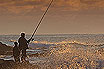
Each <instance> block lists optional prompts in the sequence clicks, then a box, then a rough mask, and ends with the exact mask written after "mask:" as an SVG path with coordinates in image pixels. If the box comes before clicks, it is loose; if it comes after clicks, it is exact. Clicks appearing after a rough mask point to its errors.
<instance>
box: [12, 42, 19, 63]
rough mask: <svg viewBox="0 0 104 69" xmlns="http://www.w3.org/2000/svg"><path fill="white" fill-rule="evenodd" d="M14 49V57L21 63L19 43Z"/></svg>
mask: <svg viewBox="0 0 104 69" xmlns="http://www.w3.org/2000/svg"><path fill="white" fill-rule="evenodd" d="M14 45H15V46H14V48H13V57H14V60H15V62H20V58H19V56H20V50H19V47H18V43H17V42H14Z"/></svg>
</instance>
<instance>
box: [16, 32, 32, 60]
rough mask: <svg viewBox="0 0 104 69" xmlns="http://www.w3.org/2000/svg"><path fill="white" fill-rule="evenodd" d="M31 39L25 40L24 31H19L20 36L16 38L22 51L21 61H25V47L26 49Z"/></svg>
mask: <svg viewBox="0 0 104 69" xmlns="http://www.w3.org/2000/svg"><path fill="white" fill-rule="evenodd" d="M30 41H31V38H30V39H29V40H26V38H25V33H21V37H20V38H19V40H18V43H19V49H20V51H22V57H21V61H22V62H25V61H26V57H27V56H26V49H28V44H29V42H30Z"/></svg>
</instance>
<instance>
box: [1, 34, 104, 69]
mask: <svg viewBox="0 0 104 69" xmlns="http://www.w3.org/2000/svg"><path fill="white" fill-rule="evenodd" d="M19 37H20V36H19V35H0V42H2V43H4V44H7V45H9V46H13V42H14V41H18V38H19ZM29 37H30V35H27V36H26V39H29ZM29 47H31V49H29V50H27V54H28V58H27V60H29V62H30V63H32V64H38V65H39V66H41V69H96V68H97V69H103V68H104V34H57V35H36V36H35V37H34V41H31V43H30V44H29ZM41 47H45V48H47V51H46V53H45V52H44V54H45V56H42V57H41V56H40V57H37V56H29V55H30V54H35V53H36V52H40V53H42V52H43V49H42V48H41ZM37 48H38V49H37ZM8 58H9V59H12V58H11V57H10V56H7V57H3V59H8Z"/></svg>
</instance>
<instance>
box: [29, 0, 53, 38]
mask: <svg viewBox="0 0 104 69" xmlns="http://www.w3.org/2000/svg"><path fill="white" fill-rule="evenodd" d="M53 1H54V0H51V1H50V3H49V5H48V7H47V9H46V11H45V12H44V14H43V15H42V17H41V19H40V21H39V23H38V24H37V26H36V28H35V30H34V32H33V34H32V36H31V38H30V39H32V38H33V36H34V35H35V33H36V32H37V30H38V28H39V26H40V24H41V23H42V21H43V19H44V17H45V15H46V14H47V12H48V10H49V8H50V6H51V5H52V3H53Z"/></svg>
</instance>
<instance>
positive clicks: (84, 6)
mask: <svg viewBox="0 0 104 69" xmlns="http://www.w3.org/2000/svg"><path fill="white" fill-rule="evenodd" d="M49 2H50V0H0V11H4V12H7V11H8V13H9V12H10V13H14V14H20V13H28V12H30V11H32V10H41V11H44V10H45V9H46V7H47V5H48V3H49ZM60 8H62V9H61V11H81V10H90V9H102V10H103V9H104V0H54V4H53V7H52V9H54V10H55V9H56V10H57V9H60Z"/></svg>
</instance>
